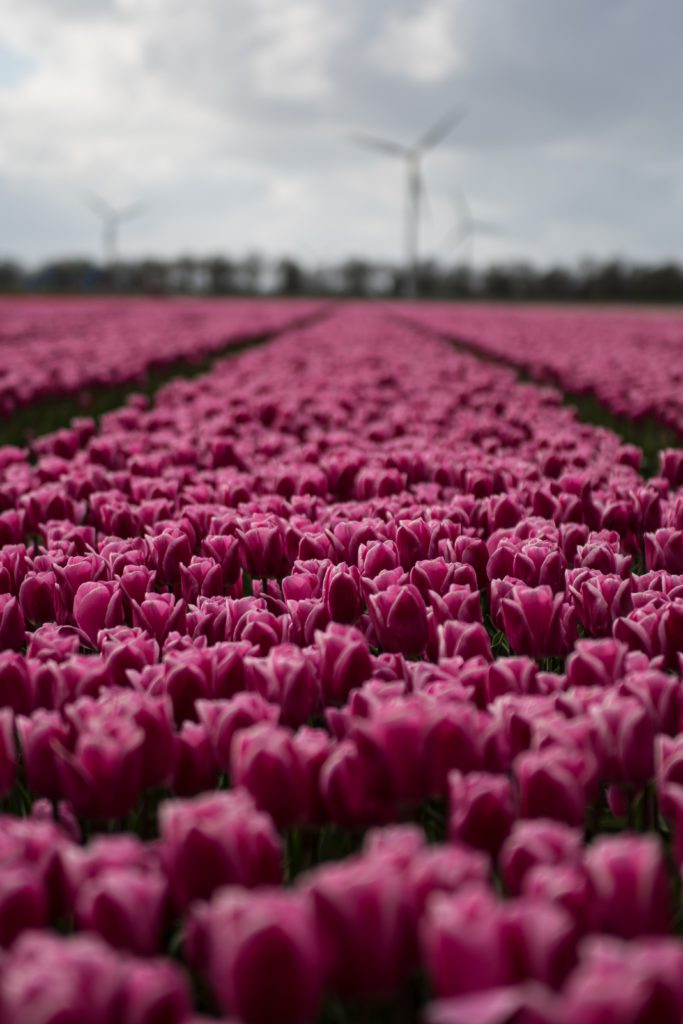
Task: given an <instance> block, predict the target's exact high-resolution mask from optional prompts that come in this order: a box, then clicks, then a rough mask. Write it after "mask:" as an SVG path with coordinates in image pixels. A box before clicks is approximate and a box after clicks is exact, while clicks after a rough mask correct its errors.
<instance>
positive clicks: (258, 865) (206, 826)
mask: <svg viewBox="0 0 683 1024" xmlns="http://www.w3.org/2000/svg"><path fill="white" fill-rule="evenodd" d="M159 831H160V833H161V841H162V853H163V857H164V863H165V865H166V870H167V873H168V878H169V883H170V886H171V892H172V895H173V898H174V900H175V902H176V905H177V906H178V907H179V908H182V909H185V908H187V907H188V906H189V904H190V903H191V902H192V901H193V900H196V899H207V898H208V897H209V896H211V894H212V893H213V892H215V890H216V889H218V888H220V887H221V886H223V885H243V886H245V887H247V888H252V887H253V886H257V885H277V884H278V883H279V882H280V881H281V879H282V850H281V845H280V840H279V837H278V835H277V832H276V831H275V827H274V826H273V823H272V820H271V819H270V818H269V817H268V815H266V814H264V813H263V812H261V811H259V810H257V808H256V806H255V804H254V803H253V801H252V799H251V797H250V796H248V794H247V793H245V792H243V791H241V792H234V793H207V794H204V795H202V796H199V797H195V798H193V799H189V800H169V801H166V802H165V803H163V804H162V805H161V807H160V809H159Z"/></svg>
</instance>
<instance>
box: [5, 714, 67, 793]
mask: <svg viewBox="0 0 683 1024" xmlns="http://www.w3.org/2000/svg"><path fill="white" fill-rule="evenodd" d="M16 726H17V732H18V734H19V742H20V744H21V749H22V753H23V762H24V771H25V773H26V781H27V782H28V785H29V787H30V789H32V790H34V791H35V792H36V793H40V794H41V795H42V796H46V797H50V798H51V799H55V800H56V799H57V798H58V797H60V796H61V795H62V792H61V784H60V780H59V778H58V775H57V762H58V759H59V756H58V754H57V749H58V748H60V747H63V746H64V745H65V744H67V743H68V742H69V738H70V735H71V731H72V730H71V728H70V726H69V725H68V724H67V722H65V721H64V719H63V718H62V716H61V715H60V714H59V712H58V711H44V710H42V709H38V710H37V711H34V712H33V714H32V715H31V716H30V718H27V717H25V716H21V715H20V716H19V717H18V718H17V721H16Z"/></svg>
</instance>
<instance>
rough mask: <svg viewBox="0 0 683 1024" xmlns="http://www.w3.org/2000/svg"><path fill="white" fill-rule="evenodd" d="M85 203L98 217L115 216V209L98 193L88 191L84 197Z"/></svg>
mask: <svg viewBox="0 0 683 1024" xmlns="http://www.w3.org/2000/svg"><path fill="white" fill-rule="evenodd" d="M83 203H84V205H85V206H87V207H88V209H89V210H90V211H91V212H92V213H94V214H95V216H96V217H102V218H106V217H111V216H112V215H113V214H114V209H113V207H112V206H110V204H109V203H108V202H107V200H106V199H103V198H102V196H100V195H98V194H97V192H93V191H92V190H88V191H87V192H86V193H85V195H84V196H83Z"/></svg>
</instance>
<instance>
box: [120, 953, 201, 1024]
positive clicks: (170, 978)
mask: <svg viewBox="0 0 683 1024" xmlns="http://www.w3.org/2000/svg"><path fill="white" fill-rule="evenodd" d="M122 975H123V983H122V986H121V1004H122V1005H121V1013H122V1019H123V1020H124V1021H125V1022H126V1024H157V1022H158V1021H164V1022H168V1024H187V1019H188V1016H189V1015H190V1013H191V1012H192V1000H191V995H190V989H189V985H188V983H187V981H186V979H185V976H184V974H183V973H182V972H181V970H180V968H179V967H177V966H176V965H175V964H174V963H171V962H169V961H168V960H165V959H163V960H162V959H161V958H160V959H158V960H134V959H131V960H129V961H128V962H127V963H125V968H124V970H123V971H122Z"/></svg>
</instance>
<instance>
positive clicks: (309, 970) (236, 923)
mask: <svg viewBox="0 0 683 1024" xmlns="http://www.w3.org/2000/svg"><path fill="white" fill-rule="evenodd" d="M204 928H205V930H206V932H207V935H206V942H207V947H208V948H207V965H206V967H207V973H208V978H209V983H210V986H211V989H212V991H213V993H214V995H215V997H216V1000H217V1002H218V1005H219V1006H220V1008H221V1009H222V1010H223V1011H224V1012H226V1013H234V1014H238V1015H239V1018H240V1020H242V1021H244V1022H245V1024H271V1022H272V1021H274V1020H278V1021H281V1022H282V1024H307V1022H311V1024H312V1022H313V1021H314V1020H316V1019H317V1016H318V1011H319V1007H320V1002H321V999H322V991H323V963H322V962H321V956H320V949H319V944H318V940H317V934H316V928H315V920H314V918H313V912H312V908H311V904H310V901H309V900H308V899H307V898H306V896H304V895H303V894H301V893H298V892H282V891H280V892H278V891H275V890H273V891H268V892H264V893H263V894H260V893H257V894H251V893H246V892H244V891H243V890H239V889H224V890H223V891H222V892H221V893H220V894H219V895H218V896H217V897H216V898H215V899H214V900H213V901H212V903H211V905H210V908H209V913H208V915H207V917H206V920H205V923H204ZM264 979H267V984H264Z"/></svg>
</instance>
